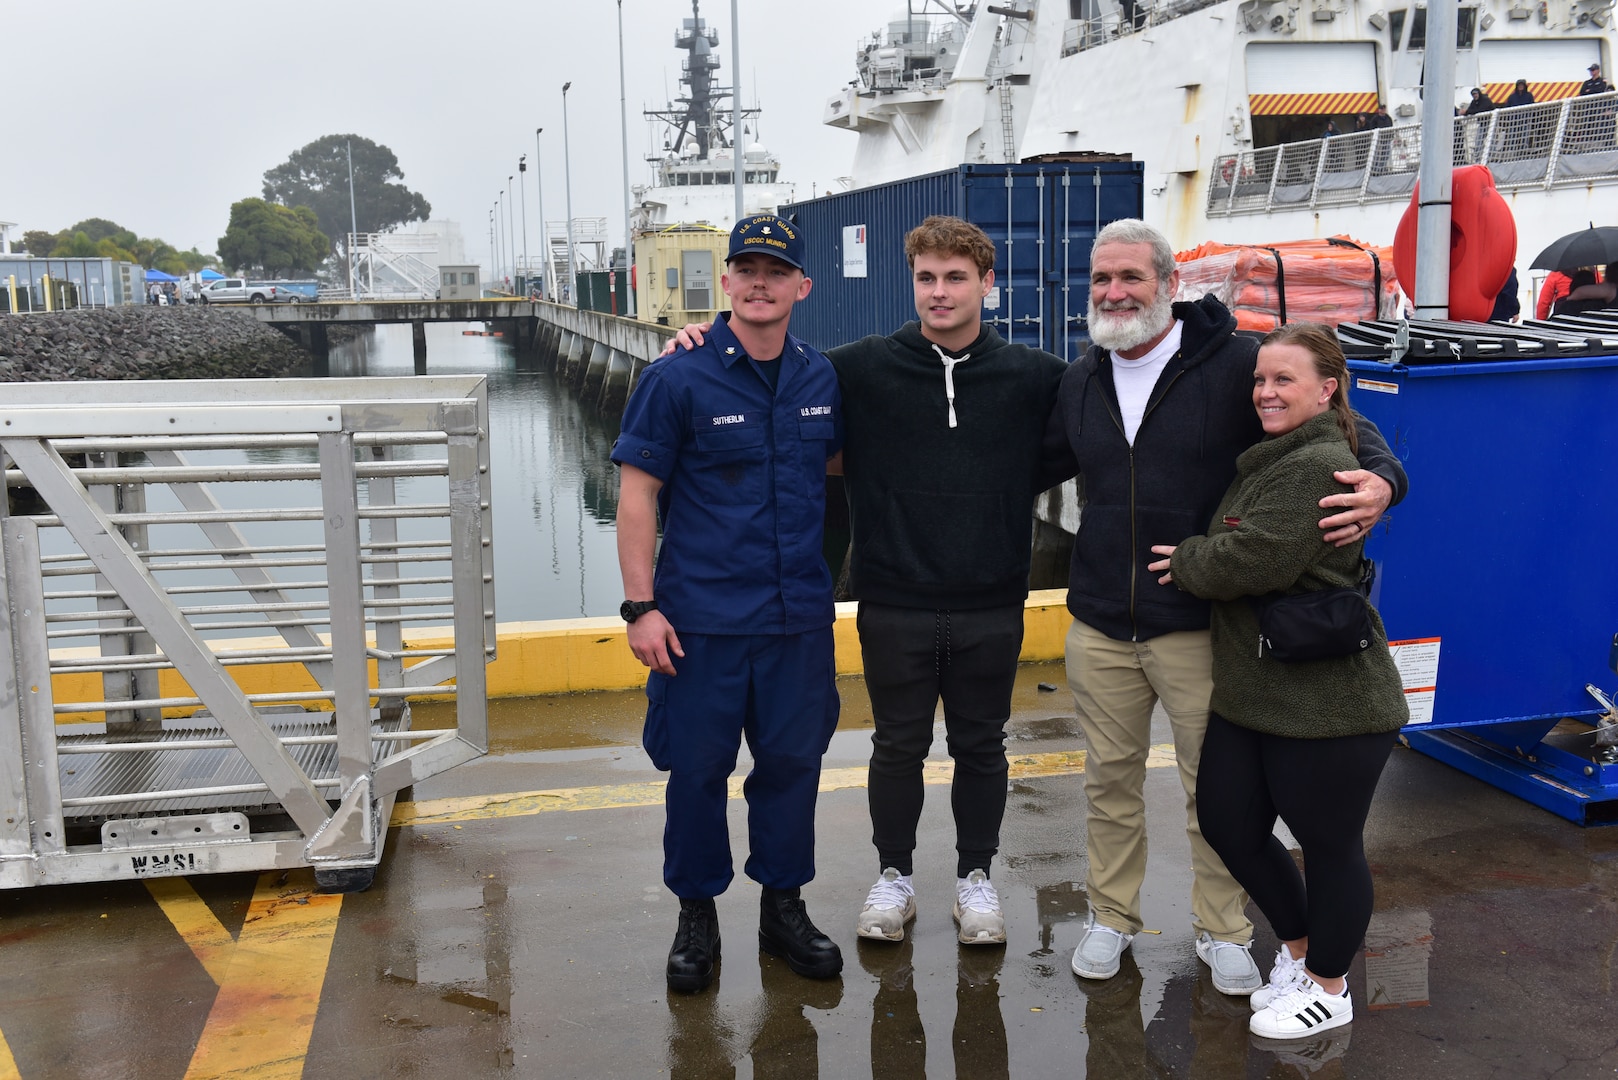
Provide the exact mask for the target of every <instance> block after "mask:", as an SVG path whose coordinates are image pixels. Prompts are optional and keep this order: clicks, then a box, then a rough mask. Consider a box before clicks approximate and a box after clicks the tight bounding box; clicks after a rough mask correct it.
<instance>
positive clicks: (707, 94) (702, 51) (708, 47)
mask: <svg viewBox="0 0 1618 1080" xmlns="http://www.w3.org/2000/svg"><path fill="white" fill-rule="evenodd" d="M700 7H701V0H691V18H689V19H685V20H683V21H682V23H681V26H680V28H679V29H678V30H676V31H675V32H674V44H675V47H676V48H678V49H680V50H681V51H683V52H684V53H685V54H686V59H685V62H684V63H683V64H682V65H681V67H682V68H683V69H684V70H683V71H682V72H681V74H680V84H681V85H682V86H684V87H686V89H687V92H686V94H685V95H684V96H683V97H680V98H678V99H677V100H675V101H672V102H670V103H669V105H668V107H667V108H665V109H647V110H646V111H645V114H644V115H645V116H646V118H647V119H648V120H661V121H663V122H664V123H665V124H667V125H668V126H669V128H670V129H672V131H673V134H672V135H671V136H670V137H669V139H668V140H667V142H666V145H665V147H664V149H665V150H667V151H672V152H673V153H675V154H678V153H679V152H680V150H681V149H682V148H683V147H684V146H685V142H686V140H687V139H690V140H691V141H692V142H694V143H695V144H696V148H697V156H698V157H699V158H707V157H708V156H709V155H710V153H711V152H712V151H713V150H717V149H719V148H721V147H726V146H731V145H733V143H734V141H735V140H734V138H733V137H732V132H731V126H732V125H731V121H730V119H729V118H728V117H726V116H725V114H724V110H723V109H721V107H720V106H721V104H722V103H723V102H725V101H726V100H728V99H731V98H733V97H734V95H735V90H734V89H733V88H731V87H728V86H719V85H718V84H717V82H716V81H715V78H714V76H715V73H716V72H717V71H718V70H719V53H718V52H717V51H716V50H717V48H718V46H719V31H718V30H716V29H714V28H713V27H711V26H709V25H707V23H706V22H705V21H704V20H703V18H702V13H701V10H700ZM758 114H759V110H758V109H757V108H756V107H755V108H750V109H741V110H738V112H737V115H739V116H741V117H742V118H744V119H751V118H753V117H756V116H757V115H758Z"/></svg>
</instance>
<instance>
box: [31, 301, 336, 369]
mask: <svg viewBox="0 0 1618 1080" xmlns="http://www.w3.org/2000/svg"><path fill="white" fill-rule="evenodd" d="M308 360H309V355H308V354H307V353H306V352H304V351H303V350H302V349H300V348H299V347H298V346H297V345H295V344H293V343H292V341H291V340H290V339H289V338H287V337H286V336H285V335H284V334H282V333H281V332H280V331H278V330H273V329H271V328H270V327H268V326H265V325H264V324H263V323H260V322H259V321H258V320H257V319H254V318H253V316H252V315H251V314H250V313H249V312H246V311H242V310H236V309H231V308H220V307H206V306H203V305H201V304H197V305H182V306H179V307H144V306H143V307H117V308H82V309H79V310H77V311H60V312H52V313H48V314H46V313H37V314H32V315H0V382H61V381H70V380H83V379H256V378H270V377H274V376H280V375H287V374H290V373H292V372H294V371H296V370H297V369H298V368H299V367H301V366H302V365H304V364H306V363H307V362H308Z"/></svg>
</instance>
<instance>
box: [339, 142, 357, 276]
mask: <svg viewBox="0 0 1618 1080" xmlns="http://www.w3.org/2000/svg"><path fill="white" fill-rule="evenodd" d="M348 227H349V229H350V230H351V231H350V232H349V234H348V243H347V244H345V245H343V246H344V247H346V248H347V249H348V297H349V299H350V300H352V299H353V298H354V245H355V244H356V243H357V242H358V241H359V235H358V234H359V231H360V218H359V214H357V213H355V211H354V140H353V139H350V140H348Z"/></svg>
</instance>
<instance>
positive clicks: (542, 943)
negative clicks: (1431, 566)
mask: <svg viewBox="0 0 1618 1080" xmlns="http://www.w3.org/2000/svg"><path fill="white" fill-rule="evenodd" d="M1040 683H1045V684H1047V685H1055V686H1058V687H1063V679H1062V672H1061V666H1060V665H1033V666H1028V667H1025V668H1024V669H1023V671H1022V674H1021V677H1020V679H1019V684H1018V690H1017V697H1016V703H1015V708H1016V712H1015V715H1014V717H1013V720H1012V723H1011V726H1010V731H1011V738H1010V740H1009V751H1010V754H1011V759H1012V762H1013V767H1014V772H1013V779H1012V786H1011V798H1010V806H1009V813H1008V817H1007V821H1006V827H1005V831H1004V836H1003V841H1002V858H1001V861H1000V862H999V863H998V864H997V865H996V867H995V870H994V881H995V884H996V885H997V887H998V888H999V891H1000V894H1001V898H1002V902H1003V904H1004V906H1005V911H1006V918H1007V923H1008V927H1009V942H1008V944H1007V946H1006V948H1004V949H1003V950H1001V949H981V948H962V947H960V946H958V945H957V944H956V942H955V938H954V933H953V928H952V925H951V920H950V905H951V899H952V893H951V890H952V888H953V871H954V858H953V851H952V844H953V828H952V826H951V823H950V819H949V813H948V789H947V787H946V786H944V783H943V782H944V781H947V776H948V769H947V765H946V764H945V763H946V761H947V759H946V758H944V757H943V756H942V743H943V739H942V735H941V734H940V736H939V738H938V740H937V746H936V747H935V750H936V751H937V753H936V754H935V757H936V758H937V760H936V762H935V764H933V765H931V766H930V767H929V769H930V772H929V781H930V784H929V787H928V789H927V808H926V812H925V816H924V819H923V825H922V833H921V839H920V848H919V850H918V854H917V875H916V881H917V888H918V904H919V907H920V912H919V915H918V917H917V920H916V922H915V925H914V928H913V931H912V933H911V935H910V938H909V939H908V940H907V941H906V942H904V943H902V944H896V945H882V944H872V943H863V942H859V943H857V942H856V939H855V937H854V932H853V925H854V917H855V914H856V913H857V911H858V910H859V906H860V903H861V901H862V900H863V898H864V895H865V891H866V889H867V888H868V887H869V886H870V883H871V881H872V880H873V879H874V878H875V876H876V872H877V869H878V867H877V866H876V864H875V855H874V852H873V850H872V848H871V846H870V824H869V820H868V817H867V813H866V805H865V798H866V797H865V791H864V787H863V784H864V779H863V768H862V766H863V764H864V762H865V759H866V757H867V755H868V751H869V716H868V709H867V707H866V706H865V704H864V688H863V686H862V685H861V683H860V681H859V680H858V679H847V680H844V681H843V682H842V686H843V696H844V701H845V711H844V722H843V725H842V728H841V730H840V731H839V733H838V734H837V736H836V737H835V739H834V741H833V746H832V750H831V753H830V754H829V755H828V758H827V760H826V771H825V776H824V781H823V785H822V795H821V799H820V811H819V837H820V842H819V857H818V864H819V874H818V877H817V878H816V880H815V881H814V882H813V883H811V884H810V885H809V886H808V887H806V888H805V890H804V893H805V896H806V898H807V900H808V904H809V911H810V913H811V915H812V916H813V917H814V918H815V919H816V921H817V922H818V923H819V925H820V926H821V927H822V928H823V929H824V930H826V931H827V932H828V933H830V934H831V936H832V937H833V938H834V939H835V940H836V941H837V942H838V943H839V944H840V945H841V946H842V948H843V951H844V956H845V961H846V966H845V969H844V972H843V974H842V977H841V978H840V979H835V980H831V981H828V982H813V981H809V980H805V979H801V978H799V977H797V976H795V975H793V974H791V973H790V972H789V971H787V970H786V968H785V966H784V965H783V964H781V963H780V962H779V961H776V960H772V959H769V958H765V957H761V956H760V955H759V954H758V952H757V949H756V945H755V939H754V929H755V927H756V918H757V897H758V889H757V886H756V885H753V884H752V883H750V882H748V881H746V880H745V879H742V878H739V879H738V881H737V882H736V884H735V885H733V886H732V888H731V890H730V891H729V892H728V893H727V894H726V895H725V896H723V897H721V898H720V901H719V911H720V920H721V930H722V933H723V935H724V959H723V961H722V964H721V969H720V974H719V978H718V980H717V982H716V984H715V985H714V986H713V987H711V988H710V989H709V990H708V991H706V992H704V993H702V994H698V995H690V996H685V995H672V994H669V993H668V992H667V991H666V989H665V988H664V983H663V961H664V957H665V954H666V952H667V949H668V944H669V940H670V938H671V937H672V933H673V927H674V921H675V912H676V910H677V906H676V903H675V901H674V899H673V898H672V897H671V896H670V895H669V893H668V892H667V890H666V889H664V888H663V886H662V883H661V876H660V864H661V849H660V841H661V831H662V809H661V784H660V781H661V777H660V774H658V773H657V772H655V771H654V770H653V769H652V768H651V767H650V765H649V764H648V763H647V761H646V758H645V756H644V755H643V754H642V753H641V751H640V750H639V749H638V747H636V746H635V741H636V738H637V736H638V731H639V722H640V714H641V710H642V708H643V702H644V699H643V698H642V697H641V695H639V694H638V693H621V694H590V695H576V696H564V697H553V698H542V699H529V700H524V701H512V702H495V703H493V705H492V707H491V730H492V733H493V746H492V747H491V751H492V752H491V754H490V756H489V757H488V758H485V759H483V760H481V761H478V762H474V763H472V764H469V765H465V766H462V767H460V768H458V769H456V770H454V771H452V772H449V773H447V774H445V775H443V776H441V777H438V778H435V779H434V780H433V781H431V782H430V783H428V784H422V785H418V787H417V789H416V790H415V791H414V792H413V793H411V796H410V801H408V802H404V803H401V804H400V806H399V807H398V808H397V810H396V814H395V818H396V820H398V821H400V822H405V823H406V824H401V825H399V826H398V827H396V828H395V829H394V830H393V833H392V838H391V841H390V844H389V850H388V852H387V854H386V856H385V858H384V860H383V863H382V867H381V869H380V871H379V872H378V874H377V878H376V883H375V885H374V887H373V888H372V889H371V890H370V891H368V892H365V893H361V894H354V895H349V896H343V897H325V896H320V895H318V894H313V893H312V892H311V891H310V882H309V881H308V879H307V876H306V874H305V872H302V871H293V872H290V873H289V874H285V875H283V874H277V873H270V874H265V875H238V876H223V877H214V878H158V879H153V880H148V881H144V882H127V883H126V882H117V883H104V884H94V885H84V886H59V887H50V888H39V889H32V890H23V891H17V892H9V893H4V894H0V971H3V972H4V977H3V978H0V1034H3V1037H4V1038H3V1041H0V1078H9V1077H13V1076H20V1077H23V1078H25V1080H44V1078H63V1080H66V1078H75V1080H77V1078H85V1077H107V1078H143V1080H144V1078H165V1077H174V1078H179V1077H194V1078H201V1077H243V1078H245V1077H255V1078H261V1077H278V1078H279V1077H299V1076H302V1077H310V1078H340V1080H362V1078H370V1077H379V1078H380V1077H397V1076H434V1077H437V1076H453V1077H455V1078H456V1080H473V1078H481V1077H530V1076H532V1077H547V1078H548V1077H669V1076H673V1077H686V1078H696V1077H700V1078H701V1080H717V1078H729V1077H749V1076H751V1077H794V1078H797V1077H814V1076H821V1077H828V1078H829V1077H864V1076H870V1077H873V1078H880V1080H905V1078H914V1077H922V1076H930V1077H935V1078H937V1077H949V1076H957V1077H974V1078H977V1077H987V1078H993V1077H1054V1076H1062V1077H1083V1076H1088V1077H1093V1078H1097V1080H1133V1078H1148V1077H1150V1078H1163V1077H1187V1078H1191V1077H1195V1078H1199V1080H1237V1078H1255V1080H1256V1078H1261V1077H1274V1078H1279V1077H1319V1078H1336V1077H1365V1078H1398V1077H1412V1078H1417V1077H1419V1078H1421V1080H1440V1078H1457V1080H1475V1078H1499V1080H1507V1078H1510V1080H1518V1078H1532V1077H1555V1078H1558V1080H1583V1078H1594V1077H1612V1076H1615V1075H1618V992H1615V988H1614V957H1615V953H1618V829H1611V828H1609V829H1581V828H1579V827H1577V826H1575V825H1572V824H1570V823H1568V822H1566V821H1563V820H1561V819H1559V818H1556V817H1554V816H1552V815H1550V814H1548V813H1545V812H1544V811H1541V810H1538V809H1536V808H1534V807H1532V806H1529V805H1527V804H1526V803H1523V802H1520V801H1518V800H1516V799H1514V798H1512V797H1511V796H1509V795H1506V794H1504V793H1502V792H1499V791H1497V790H1495V789H1493V788H1490V787H1488V786H1487V785H1484V784H1482V783H1480V782H1479V781H1476V780H1474V779H1472V778H1470V777H1467V776H1465V775H1463V774H1461V773H1458V772H1456V771H1454V770H1452V769H1450V768H1448V767H1447V766H1445V765H1442V764H1440V763H1438V762H1435V761H1433V760H1431V759H1428V758H1425V757H1422V756H1420V755H1418V754H1415V753H1412V752H1410V751H1408V750H1404V749H1399V750H1396V751H1395V753H1394V755H1393V759H1392V761H1391V762H1390V764H1389V767H1388V770H1387V773H1386V774H1385V776H1384V778H1383V782H1382V787H1381V790H1380V793H1379V797H1378V800H1377V803H1376V806H1375V808H1374V809H1373V812H1372V819H1371V823H1370V827H1369V830H1368V847H1369V852H1370V857H1371V862H1372V865H1373V869H1374V870H1375V873H1376V881H1377V904H1376V916H1375V919H1374V921H1373V924H1372V928H1371V934H1370V937H1369V939H1368V941H1367V946H1366V948H1365V950H1364V951H1363V952H1362V955H1361V956H1360V958H1359V959H1358V960H1357V961H1356V962H1355V965H1354V967H1353V969H1352V970H1351V972H1350V973H1349V983H1350V986H1351V988H1352V990H1353V993H1354V997H1355V1006H1356V1016H1355V1021H1354V1023H1353V1025H1352V1026H1351V1027H1349V1028H1347V1029H1344V1030H1343V1031H1342V1032H1333V1033H1330V1034H1329V1035H1328V1036H1326V1037H1324V1038H1322V1039H1319V1040H1316V1041H1313V1042H1306V1043H1300V1044H1296V1045H1295V1046H1293V1047H1292V1048H1290V1049H1286V1050H1280V1051H1277V1050H1275V1049H1270V1048H1264V1047H1259V1046H1255V1045H1254V1044H1253V1043H1252V1042H1251V1041H1250V1039H1249V1036H1248V1034H1247V1030H1246V1021H1247V1016H1248V1008H1247V1004H1246V1002H1245V1000H1242V999H1236V998H1228V997H1225V996H1224V995H1221V994H1219V993H1217V992H1215V991H1214V990H1213V988H1212V986H1211V985H1210V984H1209V982H1208V979H1207V977H1206V974H1205V970H1206V969H1204V968H1202V966H1201V965H1200V964H1199V963H1198V962H1197V960H1196V958H1195V955H1194V952H1193V949H1192V934H1191V929H1190V925H1189V910H1188V893H1189V889H1190V877H1189V871H1188V855H1187V847H1186V842H1185V835H1184V830H1183V827H1181V826H1180V824H1179V822H1180V811H1179V806H1180V802H1181V796H1180V793H1179V787H1178V780H1177V777H1176V774H1175V770H1174V769H1173V768H1172V751H1171V750H1169V749H1166V748H1165V749H1163V750H1160V751H1159V752H1158V753H1157V754H1155V755H1154V761H1153V764H1154V765H1157V766H1159V767H1155V768H1150V769H1148V772H1147V793H1148V823H1149V828H1150V830H1151V840H1152V851H1151V868H1150V871H1149V878H1148V887H1147V892H1146V896H1145V915H1146V923H1147V926H1148V928H1149V931H1150V932H1148V933H1146V934H1142V935H1141V936H1139V937H1138V938H1137V939H1136V941H1135V944H1134V946H1133V948H1132V950H1131V953H1130V954H1129V957H1130V958H1129V959H1126V961H1125V964H1124V969H1123V971H1122V973H1121V974H1120V975H1119V976H1117V977H1116V978H1114V979H1111V980H1108V981H1106V982H1103V983H1090V982H1085V981H1083V980H1080V979H1077V978H1075V977H1074V976H1073V974H1072V973H1071V971H1070V970H1069V968H1068V962H1069V957H1070V954H1071V952H1072V949H1073V945H1074V943H1075V941H1076V940H1077V937H1078V933H1079V928H1080V925H1081V924H1082V921H1083V918H1084V914H1085V911H1086V900H1085V895H1084V891H1083V884H1082V883H1083V880H1084V870H1085V847H1084V829H1083V813H1084V796H1083V793H1082V790H1081V776H1080V771H1081V769H1082V754H1081V753H1080V751H1082V750H1083V748H1084V745H1083V739H1082V737H1081V736H1080V735H1079V734H1078V731H1077V725H1076V724H1075V722H1074V721H1073V719H1072V706H1071V701H1070V700H1069V698H1068V695H1067V693H1066V690H1065V687H1064V688H1063V689H1061V690H1058V691H1055V692H1047V691H1042V690H1040V689H1039V684H1040ZM428 722H429V723H430V722H431V721H430V720H429V721H428ZM1158 741H1159V742H1160V743H1168V741H1169V739H1168V732H1167V728H1166V724H1165V725H1164V727H1163V730H1162V732H1161V733H1160V738H1159V740H1158ZM743 768H745V765H744V766H743ZM732 822H733V837H732V839H733V844H734V846H735V849H736V851H737V852H738V853H740V852H742V851H744V850H745V847H744V845H745V832H744V831H743V830H744V817H743V807H742V804H741V803H740V801H739V800H738V801H735V802H733V803H732ZM740 861H741V857H740V855H738V859H737V862H738V865H739V864H740ZM1255 918H1256V921H1258V922H1259V924H1260V931H1259V935H1260V936H1259V939H1258V944H1257V946H1256V948H1255V955H1257V956H1259V957H1260V958H1261V967H1263V968H1265V969H1267V968H1268V962H1269V958H1270V957H1271V956H1272V955H1273V953H1274V947H1275V943H1274V939H1273V937H1272V936H1271V935H1269V933H1268V930H1267V928H1266V927H1264V926H1263V923H1262V919H1261V918H1258V917H1257V916H1255Z"/></svg>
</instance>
